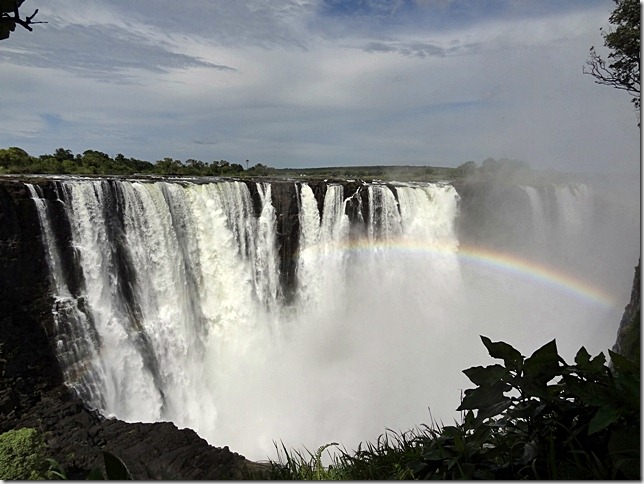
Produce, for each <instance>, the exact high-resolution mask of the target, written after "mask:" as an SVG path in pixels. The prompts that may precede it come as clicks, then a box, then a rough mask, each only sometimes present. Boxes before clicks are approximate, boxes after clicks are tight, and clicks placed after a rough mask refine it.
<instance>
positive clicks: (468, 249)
mask: <svg viewBox="0 0 644 484" xmlns="http://www.w3.org/2000/svg"><path fill="white" fill-rule="evenodd" d="M307 250H314V251H316V252H317V251H320V252H324V253H327V254H328V253H329V251H331V252H333V251H336V250H340V251H349V252H363V253H366V252H372V251H381V252H390V251H395V252H402V253H406V254H408V255H414V254H423V253H425V254H427V253H429V254H434V255H446V254H455V255H456V256H457V258H458V260H459V262H461V263H467V264H473V265H478V266H481V267H485V268H487V269H490V270H493V271H497V272H504V273H506V274H509V275H511V276H513V277H517V278H520V279H528V280H532V281H533V282H536V283H538V284H543V285H545V286H549V287H551V288H552V289H554V290H558V291H562V292H563V293H566V294H568V295H569V296H572V297H574V298H577V299H581V300H584V301H586V302H588V303H591V304H595V305H598V306H601V307H604V308H607V309H608V308H614V307H616V305H617V298H616V297H615V296H614V295H613V294H610V293H608V292H607V291H605V290H604V289H601V288H599V287H597V286H595V285H593V284H592V283H590V282H589V281H587V280H584V279H582V278H581V277H577V276H575V275H573V274H569V273H567V272H564V271H562V270H560V269H558V268H555V267H552V266H548V265H545V264H542V263H538V262H535V261H532V260H529V259H527V258H523V257H520V256H519V255H516V254H511V253H505V252H501V251H498V250H493V249H491V248H483V247H476V246H465V245H460V246H459V245H458V244H456V243H438V242H435V241H433V242H431V243H428V242H427V241H426V240H421V241H418V240H410V239H393V240H388V241H386V242H382V241H380V242H376V243H374V242H373V241H371V240H367V239H364V238H358V239H353V240H351V241H342V242H339V243H331V244H326V245H325V244H320V245H316V246H312V247H308V248H307Z"/></svg>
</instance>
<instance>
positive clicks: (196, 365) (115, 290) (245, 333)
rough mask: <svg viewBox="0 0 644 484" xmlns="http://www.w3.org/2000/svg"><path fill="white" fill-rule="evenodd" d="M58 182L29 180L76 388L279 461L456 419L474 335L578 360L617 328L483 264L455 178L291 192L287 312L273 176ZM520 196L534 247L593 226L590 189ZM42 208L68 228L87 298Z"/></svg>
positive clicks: (130, 416) (143, 416)
mask: <svg viewBox="0 0 644 484" xmlns="http://www.w3.org/2000/svg"><path fill="white" fill-rule="evenodd" d="M56 183H57V184H58V185H57V189H58V193H59V194H60V200H58V201H55V202H54V201H52V200H45V199H44V198H43V197H42V193H40V192H39V191H38V187H35V186H32V185H28V187H29V189H30V193H31V196H32V197H33V199H34V203H35V204H36V208H37V210H38V214H39V221H40V224H41V227H42V234H43V243H44V245H45V246H46V248H47V258H48V263H49V266H50V269H51V275H52V291H53V292H54V295H55V297H56V304H55V308H54V312H55V320H56V323H57V328H58V335H57V342H58V349H59V358H60V361H61V365H62V367H63V371H64V372H65V377H66V379H67V382H68V384H69V385H70V386H72V387H73V388H75V389H76V390H77V391H78V393H79V394H80V395H81V397H82V398H83V399H84V400H85V401H86V402H87V403H88V404H90V405H91V406H93V407H95V408H97V409H99V410H100V411H101V412H102V413H104V414H105V415H112V416H116V417H118V418H121V419H124V420H128V421H158V420H171V421H173V422H175V423H176V424H177V425H178V426H179V427H190V428H193V429H195V430H196V431H197V432H198V433H199V434H200V435H201V436H202V437H204V438H206V439H207V440H208V441H209V442H210V443H212V444H214V445H219V446H222V445H228V446H230V447H231V448H232V449H234V450H236V451H238V452H241V453H243V454H244V455H246V456H247V457H249V458H252V459H263V458H266V457H267V456H273V455H274V442H276V441H277V442H279V441H280V440H282V441H283V442H284V443H285V444H286V445H288V446H296V447H297V446H300V445H306V446H307V447H308V448H311V449H313V448H317V446H319V445H322V444H324V443H327V442H331V441H338V442H342V443H344V444H345V445H346V446H347V447H348V448H349V447H352V446H355V445H357V443H358V442H359V441H361V440H369V439H373V438H375V437H377V435H379V434H380V433H381V432H382V431H384V429H385V428H386V427H389V428H394V429H401V430H406V429H408V428H410V427H412V426H414V425H416V424H420V423H422V422H427V421H428V419H429V415H428V414H427V407H430V409H431V411H432V414H433V416H434V417H437V418H442V419H443V420H444V421H445V423H449V422H450V421H451V418H453V417H456V414H455V412H454V409H455V408H456V407H457V406H458V399H459V395H460V392H459V389H460V388H466V387H467V386H469V385H468V383H467V380H466V379H465V378H464V377H463V376H462V375H461V373H460V372H461V370H462V369H464V368H467V367H468V366H472V365H475V364H486V363H485V362H486V355H485V351H484V349H483V348H480V346H481V345H480V342H479V340H478V335H479V334H486V335H487V336H490V337H492V338H493V339H494V338H497V339H504V340H507V341H508V342H510V343H512V344H515V345H516V346H518V347H519V348H521V349H523V348H527V349H525V350H524V351H526V352H529V351H532V350H534V349H535V347H538V346H540V345H541V344H543V343H545V342H546V341H547V340H548V339H551V338H552V337H553V336H552V335H553V334H554V335H555V336H556V337H557V338H558V341H559V338H560V337H561V336H562V334H561V333H564V334H563V339H564V345H563V346H564V347H566V349H571V350H572V349H577V348H578V347H579V346H580V345H581V344H584V343H585V341H583V338H580V337H579V333H580V328H581V329H582V331H583V330H584V329H587V328H588V326H587V325H588V324H589V323H588V322H587V321H588V320H590V321H591V324H595V323H593V322H597V321H601V322H602V323H603V322H604V321H603V319H604V318H606V317H607V316H606V314H607V312H606V311H607V310H603V311H604V312H598V310H597V308H596V307H590V306H588V304H587V303H586V302H584V301H582V302H579V301H577V302H575V303H570V299H569V298H566V297H565V296H560V295H558V294H554V293H553V292H552V291H550V290H549V289H544V288H543V287H542V286H541V285H538V284H537V285H535V284H534V282H533V281H529V282H526V281H524V280H519V281H517V280H516V279H509V278H508V275H507V272H505V273H498V272H496V271H494V270H493V269H495V268H494V267H492V268H490V267H489V266H490V264H488V265H487V266H485V267H481V264H479V262H481V261H483V262H490V261H489V260H488V261H485V260H484V259H483V258H481V257H477V256H476V253H475V251H474V250H472V248H471V247H469V246H466V245H464V244H463V241H459V235H458V230H457V226H456V221H457V218H458V216H459V203H460V198H459V196H458V194H457V192H456V190H455V189H454V187H453V186H451V185H448V184H396V186H388V185H382V184H369V185H366V184H365V185H362V186H360V187H359V188H358V189H357V191H356V192H355V193H350V192H348V193H345V188H344V187H343V185H341V184H329V185H328V186H326V191H325V195H324V198H323V200H322V199H320V200H318V199H316V196H315V194H314V190H313V189H312V187H311V186H309V185H308V184H307V183H298V184H296V186H295V193H296V194H297V206H298V207H299V212H298V214H297V217H298V219H299V224H298V226H299V233H297V234H290V236H296V237H299V250H298V252H297V253H296V254H290V255H289V256H290V257H294V258H296V265H295V267H296V278H295V279H296V287H295V291H294V297H293V299H292V301H290V302H287V298H285V297H284V290H283V289H284V288H283V287H282V285H281V282H280V281H281V279H280V271H279V267H280V261H279V258H280V255H279V253H278V247H279V246H280V243H281V242H280V239H279V237H280V236H283V234H282V235H280V234H278V233H277V227H278V225H277V221H278V218H279V217H281V216H282V215H283V214H280V213H277V212H276V209H275V206H274V204H273V201H272V200H273V198H272V196H273V195H272V190H273V187H272V185H271V184H270V183H256V184H254V189H255V190H256V194H255V198H253V196H252V194H251V191H250V189H249V185H248V184H246V183H243V182H238V181H218V182H210V183H195V182H191V181H182V182H167V181H156V182H150V181H136V180H131V181H125V180H85V179H67V180H62V181H59V182H56ZM522 190H523V193H524V194H525V200H526V203H527V206H528V207H529V213H531V214H532V215H531V217H532V218H531V227H532V229H531V230H533V231H534V233H533V236H534V238H535V240H541V239H539V237H542V238H543V240H545V237H549V238H550V239H552V238H553V237H554V238H556V237H560V238H559V239H557V240H559V241H561V240H565V238H566V237H569V238H570V237H573V236H574V235H575V234H580V233H584V234H586V233H587V227H588V224H589V223H590V219H591V218H592V213H591V211H589V210H588V207H589V206H591V203H590V199H591V197H592V192H590V191H589V190H588V187H585V186H582V185H575V186H574V187H570V186H566V187H554V188H549V189H546V190H544V189H537V188H534V187H522ZM548 190H550V191H548ZM363 195H364V196H363ZM363 201H364V202H365V203H363ZM48 203H62V204H64V207H65V213H66V215H67V218H68V219H69V223H70V227H71V239H72V241H71V243H72V244H73V248H74V253H75V257H74V261H75V262H74V263H75V264H77V266H78V267H77V269H78V272H79V273H80V274H81V277H80V278H79V280H80V283H79V286H80V287H79V288H78V291H77V293H72V292H73V291H70V289H69V287H68V284H67V282H66V280H65V271H63V270H62V268H61V266H62V264H63V262H62V261H61V257H60V254H59V246H60V242H59V241H57V240H56V236H55V233H54V230H53V228H52V226H51V221H50V214H49V210H48V206H47V204H48ZM356 203H357V206H358V207H359V208H358V215H357V216H354V217H353V218H351V217H350V216H349V215H348V214H349V213H350V210H349V206H348V205H349V204H354V205H352V206H355V204H356ZM320 207H321V208H322V210H320ZM585 231H586V232H585ZM568 240H570V239H568ZM490 260H491V259H490ZM484 265H485V264H484ZM497 265H498V264H497ZM627 284H628V281H627ZM546 301H547V303H545V302H546ZM589 307H590V309H589ZM611 314H612V313H611ZM544 321H546V323H544ZM616 321H617V319H616ZM562 323H565V324H566V328H567V329H566V330H565V331H562ZM530 328H538V330H539V332H540V333H541V334H540V338H539V339H538V340H535V337H534V334H533V333H534V329H530ZM611 331H614V329H613V328H609V329H608V331H607V334H609V338H611V337H614V334H611ZM568 333H570V334H571V335H575V336H569V335H568ZM541 336H542V337H541ZM589 337H590V336H589ZM580 339H581V340H582V341H580ZM604 339H605V338H604ZM604 339H601V342H600V344H599V350H602V349H605V347H608V346H610V345H611V342H610V341H604ZM560 346H561V345H560ZM590 348H593V349H594V347H589V349H590Z"/></svg>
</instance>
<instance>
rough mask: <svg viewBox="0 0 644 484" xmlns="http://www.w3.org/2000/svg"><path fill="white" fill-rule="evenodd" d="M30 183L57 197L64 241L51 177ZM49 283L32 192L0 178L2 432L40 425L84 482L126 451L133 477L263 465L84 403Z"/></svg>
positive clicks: (67, 252)
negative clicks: (71, 381)
mask: <svg viewBox="0 0 644 484" xmlns="http://www.w3.org/2000/svg"><path fill="white" fill-rule="evenodd" d="M33 182H34V183H37V184H39V185H40V188H41V189H42V190H43V194H44V196H45V197H46V198H47V199H48V200H50V201H51V203H50V205H49V206H50V208H51V209H52V210H53V211H54V212H53V214H52V215H53V220H54V230H55V231H56V233H57V237H58V238H60V240H63V241H66V240H67V241H68V239H69V223H68V221H67V220H66V219H65V217H64V212H63V210H62V206H61V205H60V202H56V198H57V196H56V188H57V187H56V185H55V183H53V182H46V181H41V180H34V181H33ZM63 249H64V250H63V259H66V260H68V261H69V260H70V259H73V257H74V254H73V250H72V249H71V247H69V246H68V247H67V248H66V249H65V248H63ZM66 265H67V266H69V267H73V266H74V264H73V263H68V264H66ZM49 284H50V282H49V277H48V268H47V262H46V258H45V253H44V249H43V244H42V241H41V232H40V225H39V222H38V215H37V212H36V207H35V205H34V203H33V201H32V200H31V196H30V194H29V191H28V190H27V188H26V187H25V186H24V184H23V183H21V182H13V181H7V180H0V433H3V432H6V431H8V430H12V429H17V428H23V427H32V428H35V429H37V430H39V431H41V432H43V434H44V436H45V440H46V441H47V444H48V446H49V448H50V451H51V457H52V458H54V459H55V460H56V461H57V462H58V463H59V464H60V465H61V466H62V467H63V469H64V470H65V471H66V472H67V476H68V478H70V479H85V478H86V477H87V475H88V473H89V472H90V470H91V469H94V468H102V466H103V461H102V454H101V451H103V450H105V451H109V452H111V453H113V454H114V455H116V456H118V457H119V458H121V459H122V460H123V461H124V463H125V464H126V465H127V467H128V469H129V470H130V472H131V474H132V476H133V477H134V478H136V479H226V478H242V477H247V476H248V472H249V471H250V470H251V469H252V470H258V471H261V466H260V465H258V464H255V463H252V462H249V461H248V460H246V459H245V458H244V457H243V456H241V455H239V454H237V453H235V452H231V451H230V450H229V449H228V448H227V447H224V448H223V449H221V448H215V447H212V446H210V445H209V444H208V443H207V442H206V441H205V440H203V439H202V438H200V437H199V436H198V435H197V434H196V433H195V432H194V431H192V430H190V429H183V430H179V429H178V428H177V427H176V426H175V425H174V424H172V423H169V422H161V423H155V424H144V423H126V422H123V421H121V420H117V419H105V418H103V417H102V416H100V415H99V414H98V413H97V412H95V411H92V410H91V409H89V408H87V407H86V406H85V405H84V403H83V402H82V401H81V400H80V399H79V398H78V396H77V395H76V394H75V392H73V391H72V390H70V389H68V388H67V387H66V386H65V385H64V384H63V375H62V372H61V370H60V368H59V366H58V360H57V358H56V354H55V348H54V347H53V338H52V335H53V324H54V321H53V317H52V314H51V307H52V302H53V300H52V298H51V296H50V285H49ZM70 289H72V288H70ZM72 290H73V289H72Z"/></svg>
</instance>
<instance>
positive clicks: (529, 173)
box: [0, 146, 552, 181]
mask: <svg viewBox="0 0 644 484" xmlns="http://www.w3.org/2000/svg"><path fill="white" fill-rule="evenodd" d="M246 165H247V166H248V160H246ZM0 174H15V175H29V174H57V175H164V176H235V177H240V176H241V177H245V176H271V177H278V176H281V177H298V178H299V177H306V178H316V179H321V178H325V179H333V178H339V179H347V178H360V179H380V180H386V181H391V180H397V181H446V180H455V179H459V178H468V179H488V178H493V177H494V178H499V179H500V178H502V179H505V180H514V181H517V180H518V179H527V178H530V179H532V180H535V177H536V178H539V179H541V178H543V177H544V175H547V178H552V174H546V173H543V172H535V171H533V170H531V169H530V168H529V166H528V164H527V163H525V162H522V161H517V160H508V159H500V160H495V159H493V158H487V159H486V160H484V161H483V162H482V163H481V164H480V165H479V164H477V163H476V162H474V161H468V162H465V163H462V164H461V165H459V166H458V167H456V168H448V167H436V166H409V165H406V166H400V165H377V166H344V167H316V168H273V167H270V166H266V165H263V164H262V163H257V164H255V165H254V166H252V167H250V168H247V169H244V167H243V166H242V165H241V164H239V163H229V162H228V161H226V160H215V161H210V162H204V161H201V160H195V159H192V158H190V159H187V160H185V161H181V160H175V159H173V158H163V159H162V160H158V161H157V162H155V163H151V162H149V161H144V160H138V159H136V158H126V157H125V156H124V155H122V154H120V153H119V154H118V155H116V156H115V157H114V158H112V157H110V156H109V155H108V154H106V153H103V152H101V151H96V150H86V151H84V152H83V153H82V154H80V153H79V154H74V153H72V151H71V150H67V149H64V148H58V149H57V150H56V151H55V152H54V153H53V154H46V155H40V156H37V157H36V156H31V155H30V154H29V153H27V152H26V151H25V150H23V149H22V148H18V147H15V146H14V147H11V148H5V149H0Z"/></svg>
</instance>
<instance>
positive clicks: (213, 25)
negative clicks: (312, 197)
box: [0, 0, 640, 177]
mask: <svg viewBox="0 0 644 484" xmlns="http://www.w3.org/2000/svg"><path fill="white" fill-rule="evenodd" d="M614 5H615V4H614V3H613V2H612V1H610V0H566V1H563V0H476V1H475V0H469V1H466V0H389V1H387V0H234V1H232V0H185V1H176V0H127V1H125V0H111V1H106V0H65V1H64V2H62V1H56V2H54V1H51V0H27V1H25V3H24V4H23V6H22V14H23V16H25V15H30V14H31V13H32V12H33V11H34V10H35V9H36V8H38V9H39V13H38V14H37V16H36V18H35V20H41V21H46V22H47V23H46V24H39V25H34V26H33V28H34V30H33V32H28V31H27V30H25V29H22V28H20V27H18V28H17V29H16V31H15V32H14V33H13V34H12V35H11V37H10V38H9V39H7V40H3V41H0V86H1V88H0V105H1V106H2V111H1V113H2V116H1V117H0V148H6V147H10V146H19V147H21V148H23V149H24V150H26V151H27V152H28V153H29V154H31V155H34V156H39V155H41V154H46V153H53V152H54V151H55V150H56V149H57V148H61V147H62V148H65V149H70V150H71V151H72V152H74V153H82V152H83V151H85V150H88V149H93V150H98V151H102V152H105V153H107V154H108V155H110V156H116V154H118V153H122V154H124V155H125V156H126V157H134V158H138V159H143V160H148V161H152V162H154V161H157V160H160V159H163V158H164V157H172V158H175V159H179V160H184V161H185V160H186V159H189V158H194V159H199V160H202V161H206V162H209V161H213V160H222V159H225V160H228V161H229V162H231V163H241V164H242V165H243V166H246V163H245V160H249V161H250V166H253V165H254V164H256V163H263V164H265V165H269V166H273V167H277V168H285V167H292V168H298V167H322V166H353V165H431V166H451V167H455V166H458V165H460V164H462V163H464V162H466V161H469V160H473V161H476V162H478V163H480V162H481V161H483V160H484V159H486V158H488V157H492V158H496V159H498V158H510V159H517V160H521V161H524V162H527V163H528V164H529V165H530V166H531V167H533V168H535V169H557V170H560V171H566V172H599V173H627V174H635V173H637V175H638V177H639V166H640V131H639V129H638V127H637V117H636V114H635V112H634V109H633V106H632V103H631V102H630V98H629V96H628V94H626V93H625V92H623V91H620V90H617V89H615V88H612V87H609V86H601V85H598V84H596V83H595V82H594V78H593V77H592V76H590V75H584V74H583V73H582V66H584V64H585V62H586V60H587V58H588V53H589V49H590V47H591V46H595V47H596V48H597V50H598V51H599V53H600V54H602V55H603V57H604V58H605V57H606V54H607V53H608V52H607V51H606V49H605V48H604V47H603V38H602V36H601V32H600V28H604V29H606V28H607V27H609V25H610V24H609V23H608V17H609V16H610V13H611V12H612V10H613V8H614Z"/></svg>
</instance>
